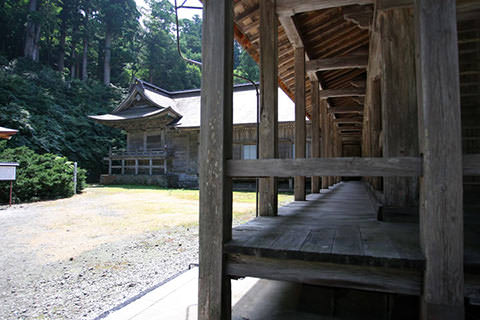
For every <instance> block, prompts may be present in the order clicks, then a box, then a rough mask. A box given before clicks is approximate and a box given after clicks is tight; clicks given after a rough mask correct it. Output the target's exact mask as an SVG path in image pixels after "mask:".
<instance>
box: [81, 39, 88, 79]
mask: <svg viewBox="0 0 480 320" xmlns="http://www.w3.org/2000/svg"><path fill="white" fill-rule="evenodd" d="M87 63H88V39H87V37H85V38H83V57H82V81H87V80H88V70H87Z"/></svg>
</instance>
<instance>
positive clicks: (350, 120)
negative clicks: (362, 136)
mask: <svg viewBox="0 0 480 320" xmlns="http://www.w3.org/2000/svg"><path fill="white" fill-rule="evenodd" d="M333 122H334V123H336V124H339V123H349V124H350V123H357V124H363V119H362V118H337V119H335V120H333Z"/></svg>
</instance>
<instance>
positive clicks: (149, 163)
mask: <svg viewBox="0 0 480 320" xmlns="http://www.w3.org/2000/svg"><path fill="white" fill-rule="evenodd" d="M152 166H153V159H149V160H148V174H149V175H153V168H152Z"/></svg>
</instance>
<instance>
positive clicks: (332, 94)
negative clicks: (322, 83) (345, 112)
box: [320, 88, 365, 99]
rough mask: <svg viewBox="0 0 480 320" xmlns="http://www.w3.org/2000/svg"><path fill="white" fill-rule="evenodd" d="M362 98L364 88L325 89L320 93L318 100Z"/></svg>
mask: <svg viewBox="0 0 480 320" xmlns="http://www.w3.org/2000/svg"><path fill="white" fill-rule="evenodd" d="M363 96H365V88H344V89H327V90H321V91H320V99H328V98H342V97H363Z"/></svg>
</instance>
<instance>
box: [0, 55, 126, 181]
mask: <svg viewBox="0 0 480 320" xmlns="http://www.w3.org/2000/svg"><path fill="white" fill-rule="evenodd" d="M122 94H123V92H122V91H121V90H120V89H115V88H112V87H106V86H104V85H103V84H101V83H99V82H97V81H94V80H90V81H89V82H88V83H84V82H81V81H79V80H73V81H70V82H69V81H64V80H63V79H62V78H61V76H60V74H59V73H57V72H55V71H53V70H51V69H50V68H47V67H43V66H41V65H39V64H35V63H33V62H30V61H28V60H26V59H20V60H18V61H17V62H13V63H11V65H9V66H5V67H3V68H2V69H0V124H1V126H5V127H9V128H15V129H18V130H19V131H20V132H19V133H18V134H17V135H15V136H14V137H13V138H12V140H10V141H8V146H9V147H16V146H27V147H29V148H31V149H32V150H34V151H35V152H38V153H54V154H61V155H63V156H66V157H68V158H69V159H70V160H72V161H77V162H78V163H79V165H80V166H81V167H83V168H86V169H87V170H88V174H89V180H92V181H95V180H96V179H98V177H99V175H100V174H101V171H102V159H103V157H104V156H105V155H106V154H107V153H108V150H109V147H111V146H115V147H122V146H123V144H124V141H125V136H124V134H122V133H121V132H120V130H117V129H112V128H109V127H106V126H102V125H99V124H97V123H95V122H94V121H92V120H90V119H88V118H87V115H95V114H100V113H108V112H110V111H111V110H112V109H113V108H114V107H115V106H116V105H117V104H118V103H119V102H120V101H121V99H122Z"/></svg>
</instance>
